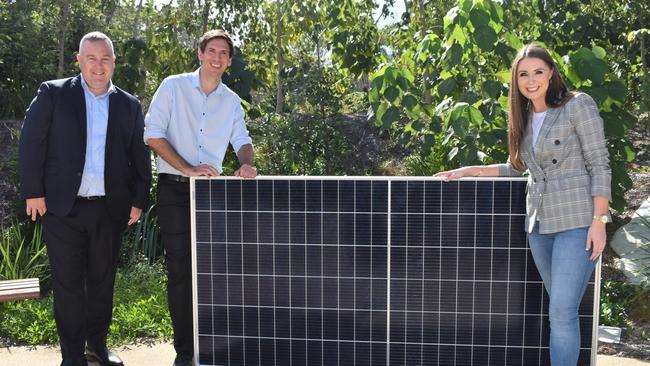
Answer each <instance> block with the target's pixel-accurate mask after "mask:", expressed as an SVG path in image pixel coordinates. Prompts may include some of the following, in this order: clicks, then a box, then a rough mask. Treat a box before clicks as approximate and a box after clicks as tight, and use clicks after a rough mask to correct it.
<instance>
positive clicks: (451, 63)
mask: <svg viewBox="0 0 650 366" xmlns="http://www.w3.org/2000/svg"><path fill="white" fill-rule="evenodd" d="M442 57H443V59H444V60H445V63H446V64H447V67H448V68H450V69H453V68H455V67H456V66H458V65H459V64H460V61H461V60H462V58H463V47H461V46H460V44H458V43H454V44H452V45H451V46H450V47H448V48H447V49H446V50H445V53H444V54H443V55H442Z"/></svg>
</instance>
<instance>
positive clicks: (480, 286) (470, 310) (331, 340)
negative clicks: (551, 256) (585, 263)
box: [191, 177, 600, 366]
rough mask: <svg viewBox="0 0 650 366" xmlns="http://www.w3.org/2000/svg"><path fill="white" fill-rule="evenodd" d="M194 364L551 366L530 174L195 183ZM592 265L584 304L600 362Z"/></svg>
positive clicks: (584, 358) (588, 345) (591, 351)
mask: <svg viewBox="0 0 650 366" xmlns="http://www.w3.org/2000/svg"><path fill="white" fill-rule="evenodd" d="M191 184H192V227H193V230H192V266H193V281H194V282H193V286H194V325H195V326H194V329H195V348H196V350H195V354H196V356H197V362H198V364H200V365H232V366H235V365H245V366H249V365H250V366H253V365H256V366H262V365H273V366H286V365H288V366H298V365H309V366H334V365H341V366H343V365H354V366H366V365H367V366H370V365H372V366H377V365H390V366H398V365H403V366H412V365H443V366H448V365H526V366H530V365H550V360H549V355H548V333H549V329H548V315H547V312H548V299H547V296H546V293H545V291H544V288H543V285H542V282H541V279H540V277H539V275H538V273H537V270H536V269H535V266H534V263H533V261H532V257H531V255H530V252H529V250H528V248H527V245H526V234H525V232H524V218H525V203H524V197H525V189H526V182H525V180H523V179H502V178H495V179H490V180H488V179H474V180H461V181H452V182H442V181H440V180H439V179H436V178H423V177H390V178H387V177H258V178H257V179H254V180H241V179H238V178H218V179H194V178H193V179H192V183H191ZM599 273H600V266H598V267H597V269H596V271H595V275H594V276H592V279H591V281H590V283H589V286H588V288H587V292H586V294H585V297H584V299H583V302H582V304H581V306H580V324H581V329H582V344H581V351H580V361H579V365H589V364H593V363H594V362H595V361H594V360H595V350H596V347H595V346H596V332H595V330H594V329H595V326H596V325H597V304H598V300H597V298H598V291H597V289H598V281H599Z"/></svg>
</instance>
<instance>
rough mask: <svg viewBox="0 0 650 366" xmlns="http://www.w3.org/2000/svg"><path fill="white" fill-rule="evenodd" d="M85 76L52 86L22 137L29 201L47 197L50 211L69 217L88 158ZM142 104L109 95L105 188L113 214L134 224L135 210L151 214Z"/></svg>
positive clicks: (32, 109)
mask: <svg viewBox="0 0 650 366" xmlns="http://www.w3.org/2000/svg"><path fill="white" fill-rule="evenodd" d="M85 104H86V103H85V98H84V92H83V88H82V86H81V76H77V77H73V78H68V79H60V80H53V81H47V82H44V83H42V84H41V86H40V87H39V89H38V94H37V95H36V97H35V98H34V100H32V103H31V104H30V106H29V108H28V109H27V113H26V115H25V122H24V124H23V128H22V132H21V135H20V150H19V151H20V184H21V196H22V198H23V199H27V198H35V197H45V202H46V205H47V210H48V212H50V213H52V214H54V215H57V216H65V215H67V214H68V213H69V212H70V210H71V209H72V206H73V204H74V202H75V199H76V197H77V193H78V191H79V186H80V184H81V175H82V173H83V169H84V163H85V159H86V106H85ZM143 131H144V119H143V116H142V107H141V106H140V102H139V101H138V100H137V99H136V98H135V97H134V96H132V95H131V94H129V93H127V92H125V91H123V90H121V89H119V88H116V92H115V93H112V94H111V95H110V96H109V111H108V127H107V131H106V153H105V156H106V157H105V159H106V160H105V166H104V186H105V189H106V204H107V208H108V211H109V214H110V215H111V217H113V219H116V220H120V221H121V220H123V219H124V220H128V218H129V212H130V209H131V206H135V207H138V208H141V209H143V210H145V209H146V208H147V202H148V197H149V184H150V182H151V159H150V152H149V149H148V147H147V146H146V145H145V144H144V142H143V140H142V134H143Z"/></svg>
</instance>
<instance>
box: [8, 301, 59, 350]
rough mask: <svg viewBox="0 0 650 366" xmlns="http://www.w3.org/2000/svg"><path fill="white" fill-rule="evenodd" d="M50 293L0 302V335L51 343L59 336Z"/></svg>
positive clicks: (32, 342)
mask: <svg viewBox="0 0 650 366" xmlns="http://www.w3.org/2000/svg"><path fill="white" fill-rule="evenodd" d="M52 305H53V298H52V296H51V295H49V296H46V297H43V298H40V299H35V300H29V301H13V302H7V303H2V304H0V335H2V336H3V337H8V338H10V339H13V340H14V341H17V342H21V343H27V344H33V345H37V344H53V343H56V342H57V340H58V338H59V336H58V335H57V333H56V322H55V321H54V315H53V313H52Z"/></svg>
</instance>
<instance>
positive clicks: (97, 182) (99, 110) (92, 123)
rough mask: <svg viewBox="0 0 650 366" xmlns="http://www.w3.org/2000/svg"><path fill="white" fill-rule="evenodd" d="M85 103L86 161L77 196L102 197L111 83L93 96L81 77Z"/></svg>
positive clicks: (112, 89)
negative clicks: (104, 90) (99, 93)
mask: <svg viewBox="0 0 650 366" xmlns="http://www.w3.org/2000/svg"><path fill="white" fill-rule="evenodd" d="M81 86H82V88H83V90H84V99H85V101H86V161H85V163H84V171H83V174H82V176H81V185H80V186H79V193H78V195H79V196H104V195H106V190H105V188H104V163H105V157H106V130H107V129H108V105H109V104H108V103H109V98H108V97H109V96H110V95H111V94H112V93H114V92H115V86H113V83H112V82H110V83H109V87H108V91H107V92H106V93H104V94H102V95H97V96H96V95H95V94H93V93H92V92H91V91H90V89H88V85H87V84H86V81H85V80H84V78H83V76H82V77H81Z"/></svg>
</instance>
